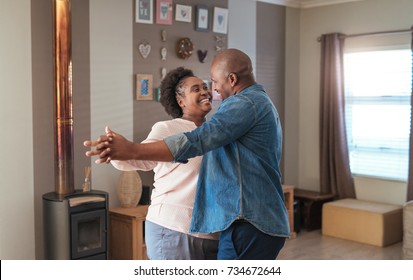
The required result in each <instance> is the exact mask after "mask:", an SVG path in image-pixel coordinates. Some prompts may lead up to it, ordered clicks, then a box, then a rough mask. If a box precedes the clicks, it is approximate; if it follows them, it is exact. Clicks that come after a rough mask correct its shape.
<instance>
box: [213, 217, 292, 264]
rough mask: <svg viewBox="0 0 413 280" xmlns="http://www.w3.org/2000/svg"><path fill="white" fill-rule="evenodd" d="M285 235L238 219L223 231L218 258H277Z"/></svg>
mask: <svg viewBox="0 0 413 280" xmlns="http://www.w3.org/2000/svg"><path fill="white" fill-rule="evenodd" d="M284 243H285V237H279V236H271V235H268V234H265V233H263V232H261V231H259V230H258V229H257V228H256V227H254V226H253V225H252V224H250V223H248V222H246V221H236V222H234V223H232V225H231V226H230V227H229V228H228V229H226V230H224V231H222V232H221V234H220V237H219V244H218V260H275V259H276V258H277V256H278V253H279V252H280V251H281V249H282V247H283V246H284Z"/></svg>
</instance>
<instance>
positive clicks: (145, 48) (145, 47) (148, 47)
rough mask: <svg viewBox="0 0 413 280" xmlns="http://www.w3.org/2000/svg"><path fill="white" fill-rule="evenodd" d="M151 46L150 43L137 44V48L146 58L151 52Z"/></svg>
mask: <svg viewBox="0 0 413 280" xmlns="http://www.w3.org/2000/svg"><path fill="white" fill-rule="evenodd" d="M151 48H152V47H151V45H149V44H148V43H142V44H139V46H138V50H139V52H140V54H141V56H142V57H143V58H144V59H145V58H147V57H148V55H149V54H150V53H151Z"/></svg>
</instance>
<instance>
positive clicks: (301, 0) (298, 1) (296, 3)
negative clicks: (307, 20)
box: [258, 0, 364, 8]
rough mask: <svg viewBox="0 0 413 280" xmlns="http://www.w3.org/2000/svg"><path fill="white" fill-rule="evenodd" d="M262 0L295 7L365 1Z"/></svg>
mask: <svg viewBox="0 0 413 280" xmlns="http://www.w3.org/2000/svg"><path fill="white" fill-rule="evenodd" d="M258 1H260V2H267V3H273V4H279V5H284V6H288V7H295V8H312V7H319V6H327V5H334V4H341V3H346V2H355V1H364V0H258Z"/></svg>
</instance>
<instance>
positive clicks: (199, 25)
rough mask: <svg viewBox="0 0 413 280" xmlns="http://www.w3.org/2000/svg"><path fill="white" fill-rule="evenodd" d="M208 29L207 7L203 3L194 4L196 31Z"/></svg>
mask: <svg viewBox="0 0 413 280" xmlns="http://www.w3.org/2000/svg"><path fill="white" fill-rule="evenodd" d="M208 29H209V9H208V7H207V6H205V5H197V6H196V19H195V30H196V31H208Z"/></svg>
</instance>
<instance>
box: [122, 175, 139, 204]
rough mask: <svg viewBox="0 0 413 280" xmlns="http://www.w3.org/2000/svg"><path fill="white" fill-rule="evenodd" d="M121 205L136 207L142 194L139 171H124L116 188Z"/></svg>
mask: <svg viewBox="0 0 413 280" xmlns="http://www.w3.org/2000/svg"><path fill="white" fill-rule="evenodd" d="M116 192H117V194H118V199H119V202H120V206H121V207H125V208H130V207H135V206H136V205H137V204H138V202H139V200H140V199H141V196H142V180H141V177H140V176H139V173H138V172H137V171H122V173H121V174H120V176H119V179H118V185H117V188H116Z"/></svg>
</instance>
